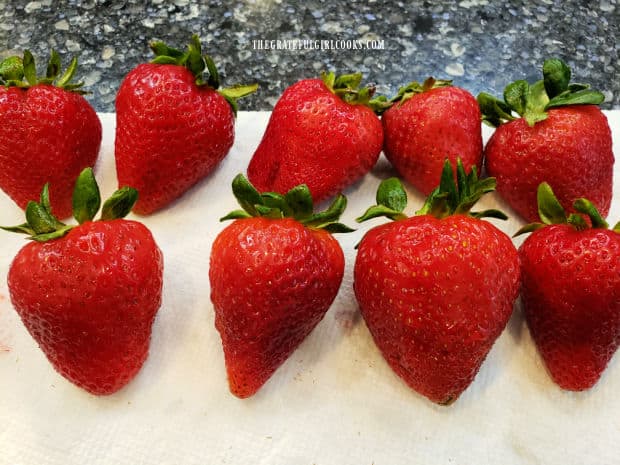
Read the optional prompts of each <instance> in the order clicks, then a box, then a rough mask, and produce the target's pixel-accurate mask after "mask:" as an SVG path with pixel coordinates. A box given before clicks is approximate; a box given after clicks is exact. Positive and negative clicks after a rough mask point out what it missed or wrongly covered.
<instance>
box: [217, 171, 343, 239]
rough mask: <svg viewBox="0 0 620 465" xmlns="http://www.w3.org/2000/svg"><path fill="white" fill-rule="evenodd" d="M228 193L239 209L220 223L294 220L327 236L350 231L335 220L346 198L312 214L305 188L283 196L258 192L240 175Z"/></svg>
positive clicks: (296, 189)
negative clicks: (253, 218)
mask: <svg viewBox="0 0 620 465" xmlns="http://www.w3.org/2000/svg"><path fill="white" fill-rule="evenodd" d="M232 190H233V194H234V196H235V198H236V199H237V202H238V203H239V205H240V206H241V208H242V209H241V210H234V211H232V212H230V213H228V214H227V215H226V216H223V217H222V218H220V221H226V220H236V219H243V218H251V217H258V216H262V217H265V218H272V219H281V218H294V219H295V220H297V221H299V222H300V223H302V224H304V225H305V226H307V227H309V228H313V229H324V230H326V231H328V232H330V233H344V232H351V231H354V230H353V229H351V228H349V227H348V226H346V225H344V224H342V223H339V222H338V220H339V219H340V216H341V215H342V213H344V210H345V208H346V206H347V198H346V197H345V196H344V195H342V194H339V195H338V196H336V198H335V199H334V201H333V202H332V204H331V205H330V206H329V207H328V208H327V210H324V211H322V212H318V213H313V211H314V206H313V202H312V195H311V194H310V190H309V189H308V186H306V185H305V184H300V185H299V186H296V187H293V188H292V189H291V190H289V191H288V192H287V193H286V194H284V195H282V194H279V193H277V192H265V193H262V194H261V193H260V192H258V191H257V190H256V188H255V187H254V186H253V185H252V184H251V183H250V181H248V180H247V178H246V177H245V176H243V175H242V174H238V175H237V176H235V179H233V182H232Z"/></svg>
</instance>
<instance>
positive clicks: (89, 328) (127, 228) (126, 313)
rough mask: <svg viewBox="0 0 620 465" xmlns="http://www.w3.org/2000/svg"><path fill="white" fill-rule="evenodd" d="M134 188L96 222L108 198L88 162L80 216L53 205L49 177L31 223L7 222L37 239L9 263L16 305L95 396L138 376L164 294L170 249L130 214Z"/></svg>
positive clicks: (78, 195)
mask: <svg viewBox="0 0 620 465" xmlns="http://www.w3.org/2000/svg"><path fill="white" fill-rule="evenodd" d="M136 197H137V192H136V191H135V190H134V189H131V188H122V189H120V190H118V191H117V192H115V193H114V194H113V195H112V197H111V198H110V199H109V200H108V201H106V202H105V204H104V205H103V210H102V214H101V220H99V221H92V220H93V218H94V216H95V214H96V213H97V210H98V209H99V206H100V197H99V189H98V187H97V184H96V182H95V179H94V176H93V174H92V170H91V169H90V168H87V169H85V170H84V171H83V172H82V173H81V174H80V176H79V178H78V180H77V182H76V185H75V191H74V195H73V209H74V216H75V218H76V219H77V220H78V222H79V225H77V226H70V225H66V224H63V223H61V222H59V221H58V220H57V219H56V218H55V217H54V216H53V215H52V214H51V212H50V205H49V191H48V187H47V184H46V185H45V187H44V189H43V193H42V194H41V200H40V202H39V203H37V202H34V201H31V202H29V203H28V206H27V207H26V218H27V223H24V224H22V225H19V226H15V227H12V228H3V229H8V230H10V231H15V232H21V233H26V234H29V235H30V236H31V239H33V241H32V242H30V243H29V244H28V245H26V246H24V247H23V248H22V249H21V250H20V251H19V252H18V253H17V255H16V257H15V259H14V260H13V262H12V264H11V267H10V269H9V274H8V287H9V293H10V297H11V302H12V303H13V306H14V307H15V310H16V311H17V313H18V314H19V316H20V317H21V319H22V321H23V323H24V326H25V327H26V329H27V330H28V332H29V333H30V335H31V336H32V337H33V338H34V340H35V341H36V342H37V343H38V344H39V347H40V348H41V350H42V351H43V353H44V354H45V355H46V356H47V358H48V360H49V361H50V362H51V364H52V365H53V367H54V368H55V369H56V370H57V371H58V372H59V373H60V374H61V375H62V376H64V377H65V378H67V379H68V380H69V381H71V382H72V383H74V384H76V385H77V386H79V387H81V388H83V389H85V390H86V391H88V392H90V393H92V394H96V395H104V394H112V393H113V392H115V391H117V390H119V389H121V388H122V387H123V386H125V385H126V384H127V383H128V382H129V381H131V379H133V378H134V376H136V374H137V373H138V371H139V370H140V367H141V366H142V364H143V363H144V361H145V359H146V357H147V354H148V348H149V341H150V336H151V326H152V323H153V320H154V318H155V314H156V312H157V310H158V309H159V306H160V303H161V291H162V270H163V268H162V267H163V264H162V254H161V252H160V250H159V248H158V247H157V244H155V241H154V240H153V237H152V235H151V233H150V232H149V230H148V229H147V228H146V227H145V226H144V225H142V224H141V223H138V222H135V221H130V220H124V219H122V218H123V217H124V216H125V215H126V214H127V213H129V210H130V209H131V207H132V206H133V203H134V202H135V200H136Z"/></svg>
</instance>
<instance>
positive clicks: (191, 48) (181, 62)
mask: <svg viewBox="0 0 620 465" xmlns="http://www.w3.org/2000/svg"><path fill="white" fill-rule="evenodd" d="M150 47H151V50H152V51H153V53H154V54H155V58H153V60H151V63H155V64H160V65H177V66H183V67H185V68H187V69H189V70H190V71H191V72H192V74H193V75H194V77H195V78H196V85H197V86H209V87H211V88H213V89H215V90H217V91H218V92H219V93H220V94H221V95H222V96H223V97H224V98H225V99H226V101H227V102H228V103H229V104H230V106H231V107H232V109H233V112H234V114H235V115H236V114H237V110H238V105H237V100H238V99H240V98H243V97H245V96H247V95H250V94H252V93H254V92H256V90H257V89H258V84H250V85H235V86H232V87H226V88H222V89H220V74H219V72H218V70H217V66H216V65H215V62H214V61H213V59H212V58H211V57H210V56H209V55H206V54H203V53H202V45H201V43H200V38H199V37H198V35H197V34H193V35H192V37H191V39H190V43H189V45H188V46H187V50H186V51H185V52H183V51H182V50H178V49H176V48H172V47H169V46H168V45H166V44H165V43H164V42H161V41H153V42H151V44H150ZM205 70H206V71H207V76H206V78H205V76H204V72H205Z"/></svg>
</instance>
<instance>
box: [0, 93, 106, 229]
mask: <svg viewBox="0 0 620 465" xmlns="http://www.w3.org/2000/svg"><path fill="white" fill-rule="evenodd" d="M100 146H101V122H100V121H99V118H98V117H97V114H96V113H95V110H94V109H93V108H92V107H91V106H90V104H89V103H88V102H87V101H86V99H84V97H82V96H81V95H79V94H76V93H75V92H69V91H66V90H63V89H60V88H58V87H54V86H51V85H46V84H39V85H36V86H33V87H30V88H28V89H20V88H18V87H4V86H2V87H0V166H2V169H1V170H0V188H2V190H3V191H4V192H6V194H7V195H8V196H9V197H11V199H13V201H14V202H15V203H16V204H17V205H19V207H20V208H22V209H24V208H25V207H26V205H27V204H28V202H29V201H30V200H38V199H39V194H40V192H41V189H42V188H43V185H44V184H45V183H47V182H49V183H50V199H51V205H52V211H53V213H54V214H55V215H56V216H57V217H58V218H67V217H69V216H71V197H72V193H73V184H74V181H75V178H76V177H77V175H78V174H79V173H80V171H82V169H83V168H86V167H88V166H91V167H92V166H94V165H95V162H96V160H97V157H98V155H99V148H100Z"/></svg>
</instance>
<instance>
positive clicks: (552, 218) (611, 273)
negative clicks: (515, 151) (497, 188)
mask: <svg viewBox="0 0 620 465" xmlns="http://www.w3.org/2000/svg"><path fill="white" fill-rule="evenodd" d="M538 205H539V209H540V212H541V214H540V217H541V219H542V220H543V222H544V223H545V224H540V223H537V224H533V225H528V226H526V227H524V228H523V229H522V230H521V231H520V232H529V231H532V230H534V233H533V234H532V235H531V236H529V237H528V238H527V239H526V240H525V242H524V243H523V245H522V246H521V247H520V249H519V255H520V258H521V267H522V268H521V269H522V273H523V285H522V289H521V300H522V301H523V309H524V311H525V317H526V321H527V324H528V326H529V328H530V333H531V334H532V337H533V338H534V341H535V343H536V346H537V347H538V351H539V352H540V354H541V356H542V358H543V360H544V362H545V364H546V366H547V369H548V370H549V373H550V374H551V377H552V378H553V380H554V381H555V382H556V383H557V384H558V385H559V386H560V387H561V388H563V389H569V390H572V391H581V390H584V389H589V388H590V387H592V386H593V385H594V384H595V383H596V382H597V381H598V380H599V378H600V377H601V373H602V372H603V370H605V367H606V366H607V363H608V362H609V360H610V359H611V357H612V356H613V354H614V353H615V352H616V349H617V348H618V344H619V343H620V223H618V224H617V225H616V226H615V228H614V229H613V230H609V229H607V227H608V225H607V223H606V222H605V220H603V218H602V217H601V216H600V214H599V213H598V211H597V210H596V208H595V207H594V206H593V205H592V203H590V201H588V200H585V199H583V198H582V199H578V200H577V201H576V202H575V204H574V209H575V210H576V211H578V212H580V213H583V214H585V215H587V216H588V217H589V219H590V222H591V224H592V226H593V227H592V228H590V227H589V226H588V225H587V223H586V221H585V220H584V218H583V217H582V216H581V215H579V214H576V213H573V214H571V215H569V216H568V218H567V217H566V214H565V212H564V209H563V207H562V206H561V205H560V204H559V202H558V200H557V199H556V198H555V196H554V194H553V192H552V191H551V188H550V187H549V185H548V184H546V183H544V184H541V186H540V187H539V189H538ZM546 225H548V226H546Z"/></svg>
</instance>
